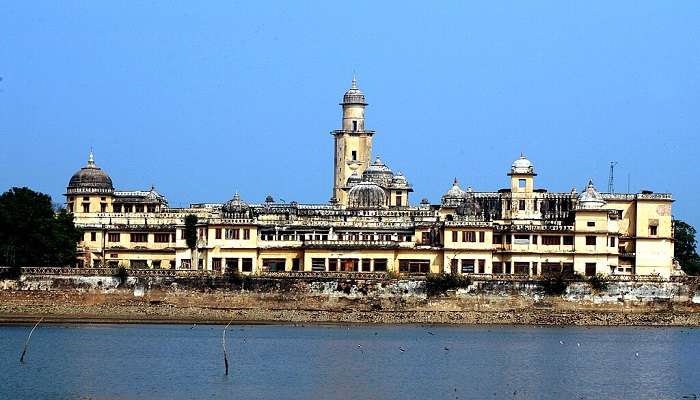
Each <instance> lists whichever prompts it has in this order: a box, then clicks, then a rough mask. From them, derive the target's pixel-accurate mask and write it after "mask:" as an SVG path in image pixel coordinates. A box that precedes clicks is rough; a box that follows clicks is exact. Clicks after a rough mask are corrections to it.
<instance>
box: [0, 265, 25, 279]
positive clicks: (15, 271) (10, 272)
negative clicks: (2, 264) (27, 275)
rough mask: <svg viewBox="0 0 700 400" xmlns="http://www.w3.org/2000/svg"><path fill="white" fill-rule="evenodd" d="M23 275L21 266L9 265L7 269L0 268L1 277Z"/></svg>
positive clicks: (13, 277)
mask: <svg viewBox="0 0 700 400" xmlns="http://www.w3.org/2000/svg"><path fill="white" fill-rule="evenodd" d="M21 275H22V268H20V267H9V268H7V269H4V268H3V269H2V270H0V279H19V277H20V276H21Z"/></svg>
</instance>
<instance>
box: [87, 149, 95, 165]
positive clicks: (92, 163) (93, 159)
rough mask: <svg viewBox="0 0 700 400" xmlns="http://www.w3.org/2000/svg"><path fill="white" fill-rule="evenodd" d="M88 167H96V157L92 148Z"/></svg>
mask: <svg viewBox="0 0 700 400" xmlns="http://www.w3.org/2000/svg"><path fill="white" fill-rule="evenodd" d="M88 165H89V166H91V167H93V166H95V156H94V154H92V147H90V155H88Z"/></svg>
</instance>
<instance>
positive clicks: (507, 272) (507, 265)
mask: <svg viewBox="0 0 700 400" xmlns="http://www.w3.org/2000/svg"><path fill="white" fill-rule="evenodd" d="M504 264H505V267H506V268H505V273H506V274H510V261H509V262H506V263H504Z"/></svg>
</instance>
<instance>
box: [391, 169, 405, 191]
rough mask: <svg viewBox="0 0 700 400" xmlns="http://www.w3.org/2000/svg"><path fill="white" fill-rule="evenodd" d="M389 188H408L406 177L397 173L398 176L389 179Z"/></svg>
mask: <svg viewBox="0 0 700 400" xmlns="http://www.w3.org/2000/svg"><path fill="white" fill-rule="evenodd" d="M391 186H393V187H401V188H403V187H408V186H409V185H408V181H407V180H406V177H405V176H404V175H403V174H402V173H401V172H399V173H398V174H396V175H394V178H392V179H391Z"/></svg>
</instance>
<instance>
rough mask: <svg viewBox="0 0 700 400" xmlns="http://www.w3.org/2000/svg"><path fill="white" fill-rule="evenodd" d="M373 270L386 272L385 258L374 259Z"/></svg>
mask: <svg viewBox="0 0 700 400" xmlns="http://www.w3.org/2000/svg"><path fill="white" fill-rule="evenodd" d="M374 272H386V258H375V259H374Z"/></svg>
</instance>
